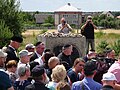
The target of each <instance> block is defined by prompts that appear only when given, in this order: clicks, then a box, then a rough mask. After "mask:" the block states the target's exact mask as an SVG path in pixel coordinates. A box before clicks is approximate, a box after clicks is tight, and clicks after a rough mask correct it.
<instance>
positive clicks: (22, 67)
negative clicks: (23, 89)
mask: <svg viewBox="0 0 120 90" xmlns="http://www.w3.org/2000/svg"><path fill="white" fill-rule="evenodd" d="M27 70H30V67H29V66H28V65H26V64H20V66H19V67H18V75H19V76H20V77H21V76H25V74H26V71H27Z"/></svg>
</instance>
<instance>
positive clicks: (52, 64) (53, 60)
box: [48, 56, 60, 69]
mask: <svg viewBox="0 0 120 90" xmlns="http://www.w3.org/2000/svg"><path fill="white" fill-rule="evenodd" d="M59 63H60V61H59V58H58V57H55V56H54V57H51V58H50V59H49V60H48V66H49V68H50V69H52V68H54V67H55V66H56V65H57V64H59Z"/></svg>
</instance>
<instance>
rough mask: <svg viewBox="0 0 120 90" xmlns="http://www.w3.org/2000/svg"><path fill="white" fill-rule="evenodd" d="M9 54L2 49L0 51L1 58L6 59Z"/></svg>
mask: <svg viewBox="0 0 120 90" xmlns="http://www.w3.org/2000/svg"><path fill="white" fill-rule="evenodd" d="M6 56H7V53H5V52H3V51H2V49H0V57H6Z"/></svg>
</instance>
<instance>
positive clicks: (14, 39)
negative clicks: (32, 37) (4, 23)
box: [11, 36, 23, 43]
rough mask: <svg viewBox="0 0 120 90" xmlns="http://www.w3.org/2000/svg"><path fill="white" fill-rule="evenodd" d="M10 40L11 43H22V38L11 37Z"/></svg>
mask: <svg viewBox="0 0 120 90" xmlns="http://www.w3.org/2000/svg"><path fill="white" fill-rule="evenodd" d="M11 40H12V41H16V42H19V43H22V41H23V38H22V37H20V36H13V37H12V38H11Z"/></svg>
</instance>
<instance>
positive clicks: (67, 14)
mask: <svg viewBox="0 0 120 90" xmlns="http://www.w3.org/2000/svg"><path fill="white" fill-rule="evenodd" d="M54 14H55V26H57V25H58V24H60V20H61V18H62V17H64V18H65V20H66V22H67V23H69V24H70V25H71V24H73V25H76V26H80V24H81V23H82V11H81V10H80V9H78V8H76V7H74V6H72V5H71V4H70V3H68V4H67V5H65V6H62V7H60V8H59V9H57V10H55V11H54Z"/></svg>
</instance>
